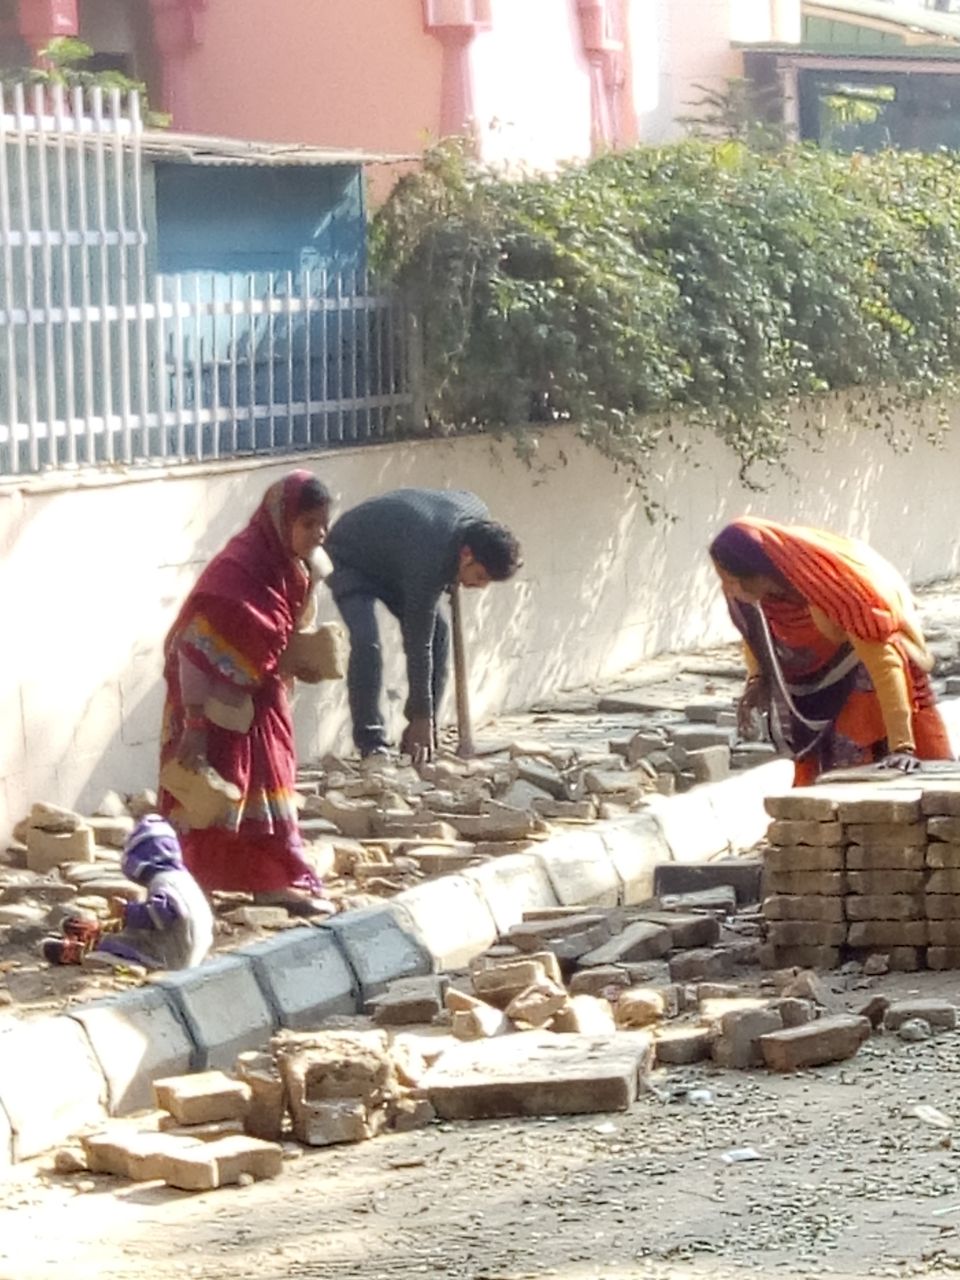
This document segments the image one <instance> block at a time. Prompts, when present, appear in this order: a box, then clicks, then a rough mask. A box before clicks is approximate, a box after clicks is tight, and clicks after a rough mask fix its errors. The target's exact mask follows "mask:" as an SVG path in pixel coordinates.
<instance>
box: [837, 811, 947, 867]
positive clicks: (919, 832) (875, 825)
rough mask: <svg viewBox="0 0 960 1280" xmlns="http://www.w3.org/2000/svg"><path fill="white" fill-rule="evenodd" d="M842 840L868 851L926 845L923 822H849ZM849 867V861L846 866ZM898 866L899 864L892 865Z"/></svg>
mask: <svg viewBox="0 0 960 1280" xmlns="http://www.w3.org/2000/svg"><path fill="white" fill-rule="evenodd" d="M844 838H845V839H846V840H847V841H849V843H850V844H862V845H866V847H867V848H869V849H880V848H883V849H889V848H894V849H906V848H915V847H916V846H917V845H924V844H926V843H927V824H926V823H925V822H851V823H848V824H847V826H845V827H844ZM849 865H850V862H849V860H848V861H847V866H849ZM894 865H899V864H894Z"/></svg>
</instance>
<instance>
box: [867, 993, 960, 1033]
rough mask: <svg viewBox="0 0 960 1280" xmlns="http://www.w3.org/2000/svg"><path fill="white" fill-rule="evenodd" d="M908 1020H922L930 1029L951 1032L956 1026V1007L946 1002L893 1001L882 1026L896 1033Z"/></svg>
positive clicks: (930, 1000) (884, 1016)
mask: <svg viewBox="0 0 960 1280" xmlns="http://www.w3.org/2000/svg"><path fill="white" fill-rule="evenodd" d="M910 1018H923V1020H924V1021H925V1022H928V1023H929V1024H930V1026H931V1027H936V1028H937V1029H938V1030H940V1031H952V1030H953V1029H954V1028H955V1027H956V1025H957V1006H956V1005H955V1004H951V1003H950V1002H949V1001H948V1000H932V999H927V1000H895V1001H894V1002H893V1003H892V1004H891V1005H889V1006H888V1007H887V1011H886V1013H885V1014H884V1015H883V1025H884V1027H886V1029H887V1030H888V1031H896V1030H897V1028H898V1027H900V1026H902V1025H903V1023H905V1022H907V1021H908V1020H909V1019H910Z"/></svg>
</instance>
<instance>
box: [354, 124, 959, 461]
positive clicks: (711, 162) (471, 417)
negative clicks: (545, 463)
mask: <svg viewBox="0 0 960 1280" xmlns="http://www.w3.org/2000/svg"><path fill="white" fill-rule="evenodd" d="M372 239H373V253H374V259H375V261H376V262H377V265H378V266H379V268H380V269H381V270H382V271H385V272H386V273H387V274H388V275H389V276H390V277H392V278H393V279H394V280H395V281H396V282H397V283H398V284H399V285H400V287H401V288H402V289H403V290H404V292H405V294H406V296H407V298H408V300H409V302H410V304H411V306H412V307H413V308H414V310H415V312H416V313H417V314H418V316H419V317H420V322H421V326H422V334H423V344H424V357H425V376H426V392H427V402H428V406H429V410H430V414H431V418H432V420H433V421H434V422H435V423H437V424H443V426H444V428H445V429H448V430H449V429H460V430H476V429H478V428H485V427H487V428H503V427H523V426H525V425H527V424H529V423H537V424H542V423H545V422H554V421H572V422H575V423H577V424H580V425H581V426H582V428H583V430H584V432H585V434H587V435H589V436H590V437H591V438H593V439H594V440H596V441H597V442H599V443H600V444H601V445H602V446H603V447H604V448H605V449H606V450H607V451H608V452H609V453H610V454H611V455H612V456H615V457H617V458H618V459H621V460H623V461H626V462H629V463H631V464H633V465H635V466H636V467H637V469H638V472H639V473H640V474H642V463H643V458H644V457H645V455H646V453H647V451H648V450H649V449H650V448H651V447H652V445H653V444H654V443H655V441H656V439H657V438H658V436H659V435H661V434H662V433H663V431H664V430H667V431H669V432H670V433H671V435H672V437H673V438H674V439H675V440H676V441H677V442H678V443H680V444H682V443H683V440H684V436H685V432H684V431H683V429H682V428H681V427H680V424H682V423H690V424H694V425H707V426H709V427H710V428H711V429H713V430H715V431H716V432H717V433H718V434H719V435H720V436H721V437H722V438H723V439H725V440H726V441H727V442H728V443H729V445H730V446H731V448H733V449H734V450H735V452H736V453H737V455H738V456H739V457H740V459H741V460H742V463H743V468H744V472H746V470H747V468H749V467H750V466H751V465H752V464H753V463H755V462H757V461H776V460H778V459H780V458H782V456H783V452H784V449H785V447H786V445H787V443H788V441H789V439H790V422H791V414H792V415H793V417H792V420H793V423H794V427H795V426H796V420H797V418H796V413H795V412H794V411H795V409H796V406H797V404H798V402H803V403H807V404H809V403H810V399H811V397H817V396H820V395H822V394H824V393H829V392H837V391H846V392H853V393H854V394H853V395H848V397H847V400H848V403H849V405H850V407H851V408H854V409H856V408H857V407H858V406H859V408H860V410H861V411H862V413H863V414H864V415H865V416H868V417H869V418H870V420H871V421H874V422H877V423H878V425H886V426H890V427H892V426H894V425H895V424H899V425H897V429H898V430H902V423H903V421H904V417H903V415H904V411H905V410H906V411H907V416H908V420H910V411H911V410H914V411H915V414H914V417H913V419H912V421H914V422H917V423H919V422H920V421H921V420H922V419H923V416H924V415H923V414H922V412H920V410H921V408H922V406H923V405H924V404H925V403H928V402H929V401H930V399H931V398H932V397H935V398H938V399H941V398H942V397H943V396H944V395H945V394H946V393H948V392H953V391H954V390H955V386H956V385H957V383H958V382H960V380H958V378H957V374H958V371H960V252H958V250H960V159H958V157H957V156H954V155H914V154H904V153H896V152H890V153H885V154H882V155H875V156H869V157H868V156H860V155H856V156H852V157H851V156H842V155H837V154H834V153H830V152H826V151H820V150H818V149H815V148H812V147H792V148H789V149H787V150H784V151H781V152H779V153H776V154H769V153H766V154H759V153H755V152H751V151H749V150H747V149H746V148H745V147H743V146H742V145H741V144H739V143H733V142H726V143H719V144H717V143H713V144H711V143H707V142H685V143H681V144H678V145H675V146H669V147H657V148H653V147H643V148H637V149H635V150H632V151H628V152H622V153H617V154H611V155H606V156H604V157H602V158H600V159H597V160H595V161H593V162H592V163H590V164H587V165H584V166H578V167H570V168H567V169H565V170H563V171H562V172H560V173H559V174H558V175H557V176H555V177H552V178H536V179H532V178H528V179H507V178H504V177H502V176H497V175H495V174H491V173H488V172H484V171H481V170H478V169H477V168H475V167H474V166H473V165H472V164H471V163H470V162H469V161H468V159H467V158H466V156H465V154H464V153H463V151H462V150H461V149H460V148H459V147H458V146H456V145H453V144H447V145H444V146H441V147H439V148H437V149H436V150H434V151H433V152H431V153H430V154H429V155H428V156H427V158H426V163H425V166H424V168H423V170H422V172H419V173H417V174H415V175H412V176H409V177H407V178H405V179H404V180H402V181H401V183H400V184H399V185H398V187H397V188H396V190H395V191H394V193H393V195H392V196H391V198H390V199H389V201H388V202H387V204H386V205H385V206H384V207H383V208H382V210H381V211H380V212H379V214H378V215H377V217H376V219H375V221H374V225H373V231H372Z"/></svg>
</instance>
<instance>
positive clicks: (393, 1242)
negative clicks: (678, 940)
mask: <svg viewBox="0 0 960 1280" xmlns="http://www.w3.org/2000/svg"><path fill="white" fill-rule="evenodd" d="M921 601H922V605H923V611H924V615H925V617H926V619H927V623H928V626H929V628H930V630H931V633H932V634H934V636H935V637H936V638H937V639H938V642H939V643H942V644H944V645H947V646H949V645H951V644H952V645H953V647H954V652H956V647H955V646H956V641H955V640H954V639H953V637H955V636H958V635H960V584H958V583H956V582H954V583H950V584H938V585H936V586H935V587H933V588H930V589H928V590H927V591H925V592H924V593H922V596H921ZM734 661H735V658H734V651H733V650H732V649H729V650H724V651H722V652H717V653H714V654H710V655H698V656H697V657H696V658H695V659H692V660H691V659H690V658H689V657H688V658H683V659H681V658H676V657H672V658H666V659H657V660H656V661H655V662H654V663H648V664H644V666H643V668H638V669H637V670H636V671H634V672H632V673H630V674H629V676H628V677H625V678H624V679H623V680H621V681H618V682H616V684H615V685H611V686H608V687H610V688H613V687H619V688H625V687H632V686H634V685H638V684H644V686H645V687H648V686H649V685H650V684H651V682H654V683H658V684H661V683H662V684H663V685H664V687H670V688H673V689H675V690H676V691H677V692H678V695H679V694H680V693H682V694H683V696H686V694H687V692H688V690H694V689H696V691H698V692H703V691H709V686H710V685H711V683H713V684H716V682H717V681H719V682H720V683H721V685H722V687H723V688H726V687H728V686H727V681H728V680H729V679H731V678H732V674H733V673H732V670H731V669H730V668H731V667H732V665H733V664H734ZM684 668H687V670H686V671H684V670H683V669H684ZM690 668H692V669H693V670H690ZM724 668H726V669H724ZM711 672H716V673H719V674H711ZM678 682H679V683H678ZM587 692H592V693H595V692H596V690H593V691H585V692H584V693H578V694H575V695H574V694H571V695H564V697H563V698H559V699H558V700H557V701H556V703H554V704H552V705H551V706H550V707H544V708H541V709H539V710H538V711H534V712H532V713H531V714H530V715H527V716H511V717H506V718H504V719H502V720H501V721H499V722H498V723H496V724H494V725H492V726H487V729H488V730H489V731H490V732H494V733H496V734H497V735H500V734H503V735H504V736H507V737H517V736H521V735H522V736H527V734H528V733H531V732H536V733H542V734H553V733H563V734H569V732H571V730H572V729H573V730H576V731H577V732H581V733H583V734H584V735H586V737H587V738H591V737H595V736H596V737H600V736H603V735H606V734H608V733H609V729H610V723H609V721H610V718H609V717H597V716H594V715H591V714H590V713H589V711H588V709H587V704H586V700H585V699H586V693H587ZM578 698H579V699H580V704H579V707H578V704H577V699H578ZM614 719H615V717H614ZM749 976H751V975H746V974H745V975H744V977H745V979H746V978H747V977H749ZM752 976H753V977H756V975H752ZM828 982H829V985H830V986H831V988H832V989H833V990H834V992H835V994H836V999H837V1001H838V1003H840V1004H842V1005H844V1006H845V1007H851V1008H856V1007H859V1005H860V1004H861V1003H863V1002H864V1001H865V1000H866V998H867V997H868V996H869V995H870V994H872V993H875V992H882V993H883V994H886V995H889V996H897V995H900V996H902V995H906V994H908V993H910V994H918V995H923V996H933V995H937V996H941V997H944V998H947V999H951V1000H955V1001H957V1002H960V991H958V988H960V975H958V974H949V973H948V974H937V973H920V974H899V975H887V976H884V977H880V978H874V979H862V978H857V977H849V976H846V977H845V976H843V975H841V974H834V975H829V977H828ZM651 1085H652V1088H651V1090H650V1091H649V1092H647V1093H645V1094H644V1095H643V1096H642V1097H641V1099H640V1100H639V1102H638V1103H637V1104H636V1105H635V1106H634V1107H633V1109H632V1110H631V1111H630V1112H629V1113H626V1114H616V1115H609V1116H606V1115H597V1116H585V1117H575V1118H555V1119H550V1118H546V1119H542V1120H516V1121H500V1122H488V1123H474V1124H457V1125H451V1124H438V1125H434V1126H431V1127H430V1128H428V1129H425V1130H421V1131H419V1132H417V1133H414V1134H409V1135H391V1136H389V1137H383V1138H379V1139H376V1140H375V1141H372V1142H367V1143H364V1144H361V1145H359V1146H356V1147H341V1148H334V1149H329V1150H325V1151H301V1150H300V1149H299V1148H291V1149H290V1153H289V1154H290V1159H289V1161H288V1162H287V1164H286V1166H285V1171H284V1175H283V1176H282V1177H281V1178H280V1179H278V1180H276V1181H274V1182H268V1183H258V1184H255V1185H253V1186H250V1187H247V1188H243V1189H229V1190H223V1191H217V1192H212V1193H209V1194H205V1195H198V1196H191V1195H188V1194H184V1193H180V1192H176V1191H172V1190H170V1189H169V1188H166V1187H160V1186H157V1185H152V1184H144V1185H130V1184H122V1183H118V1182H117V1181H116V1180H113V1179H109V1178H105V1177H93V1176H91V1175H89V1174H77V1175H71V1176H67V1177H61V1176H58V1175H56V1174H54V1173H52V1172H51V1171H50V1170H51V1162H50V1159H49V1158H45V1159H41V1160H40V1161H37V1162H34V1163H32V1164H29V1165H25V1166H19V1167H17V1168H15V1169H14V1170H12V1171H10V1173H9V1174H8V1175H7V1177H6V1178H5V1180H3V1181H2V1182H0V1280H47V1278H48V1277H49V1278H50V1280H52V1278H53V1277H56V1280H62V1278H63V1277H64V1276H69V1277H70V1280H88V1278H89V1280H93V1278H94V1277H97V1278H99V1277H102V1276H109V1277H111V1280H134V1278H135V1277H136V1278H137V1280H140V1278H141V1277H144V1276H150V1277H151V1280H173V1278H174V1277H184V1276H189V1277H196V1278H197V1280H246V1278H247V1277H249V1278H251V1280H253V1278H254V1277H256V1278H257V1280H274V1278H275V1277H276V1278H278V1280H279V1278H280V1277H318V1278H320V1277H322V1278H324V1280H327V1278H329V1280H335V1278H336V1280H340V1278H341V1277H358V1278H365V1280H377V1278H380V1277H382V1278H383V1280H386V1278H387V1277H390V1280H394V1278H397V1277H417V1276H424V1275H427V1276H443V1277H450V1278H451V1280H546V1278H547V1277H555V1278H557V1280H627V1277H630V1278H633V1277H645V1278H646V1277H648V1278H649V1280H700V1277H712V1278H714V1280H728V1278H730V1280H732V1277H734V1276H736V1277H744V1276H747V1277H757V1278H763V1277H781V1276H782V1277H795V1276H797V1277H798V1276H804V1277H806V1276H817V1277H820V1276H827V1275H832V1276H841V1277H847V1278H850V1280H853V1278H863V1280H866V1278H867V1277H875V1276H897V1277H909V1276H949V1275H954V1274H956V1273H957V1272H960V1159H958V1156H957V1154H956V1153H955V1151H954V1150H953V1147H952V1132H953V1131H952V1128H941V1127H937V1126H934V1125H931V1124H930V1123H928V1122H927V1121H925V1120H923V1119H921V1118H919V1117H917V1116H916V1115H915V1114H914V1113H913V1109H914V1108H915V1107H916V1106H917V1105H918V1104H921V1103H925V1104H928V1105H932V1106H934V1107H936V1108H938V1109H939V1110H941V1111H942V1112H944V1113H945V1114H946V1115H947V1116H949V1117H951V1118H954V1117H955V1118H956V1119H957V1122H958V1123H960V1102H958V1100H957V1099H958V1085H960V1032H950V1033H945V1034H941V1035H938V1036H936V1037H935V1038H934V1039H931V1040H928V1041H926V1042H923V1043H920V1044H904V1043H902V1042H901V1041H900V1040H898V1039H897V1038H896V1037H893V1036H889V1035H880V1036H875V1037H874V1038H873V1039H872V1040H871V1041H869V1042H868V1043H867V1044H866V1045H865V1046H864V1047H863V1048H862V1049H861V1051H860V1053H859V1054H858V1055H857V1057H856V1058H854V1059H852V1060H850V1061H848V1062H846V1063H843V1064H840V1065H838V1066H835V1067H829V1068H823V1069H820V1070H818V1071H815V1072H803V1073H799V1074H797V1075H795V1076H790V1077H775V1076H772V1075H769V1074H767V1073H765V1072H762V1071H753V1072H724V1071H721V1070H718V1069H716V1068H714V1067H712V1066H709V1065H703V1066H697V1067H688V1068H673V1069H670V1070H669V1072H662V1071H660V1072H657V1073H655V1075H654V1077H653V1079H652V1081H651ZM704 1088H705V1089H707V1090H709V1093H710V1099H711V1100H710V1101H709V1102H706V1103H699V1104H698V1103H694V1102H692V1101H691V1100H690V1097H689V1094H690V1091H691V1089H704ZM742 1148H752V1149H753V1151H754V1152H755V1153H756V1155H757V1156H758V1157H759V1159H750V1160H735V1161H733V1162H726V1161H724V1160H723V1158H722V1157H723V1155H724V1153H727V1152H731V1151H736V1150H739V1149H742Z"/></svg>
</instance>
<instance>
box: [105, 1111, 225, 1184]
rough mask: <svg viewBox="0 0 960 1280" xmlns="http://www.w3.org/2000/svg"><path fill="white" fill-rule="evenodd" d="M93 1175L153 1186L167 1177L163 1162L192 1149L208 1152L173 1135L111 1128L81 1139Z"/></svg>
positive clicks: (197, 1142) (193, 1141)
mask: <svg viewBox="0 0 960 1280" xmlns="http://www.w3.org/2000/svg"><path fill="white" fill-rule="evenodd" d="M80 1142H81V1144H82V1146H83V1150H84V1154H85V1155H86V1158H87V1167H88V1168H89V1170H90V1172H91V1173H108V1174H111V1175H112V1176H113V1177H116V1178H129V1179H130V1180H131V1181H132V1182H153V1181H154V1180H155V1179H157V1178H163V1177H164V1170H165V1165H164V1160H165V1159H167V1158H169V1157H170V1156H178V1155H183V1154H185V1153H187V1152H189V1151H190V1150H191V1149H193V1148H197V1149H199V1148H205V1147H206V1145H207V1144H206V1143H203V1142H201V1141H200V1140H199V1139H197V1138H187V1137H183V1136H181V1135H176V1134H171V1133H142V1132H138V1131H137V1130H135V1129H133V1128H131V1127H130V1126H129V1125H116V1126H111V1127H110V1128H109V1129H106V1130H104V1131H103V1132H101V1133H93V1134H87V1135H84V1136H83V1137H81V1139H80Z"/></svg>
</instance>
